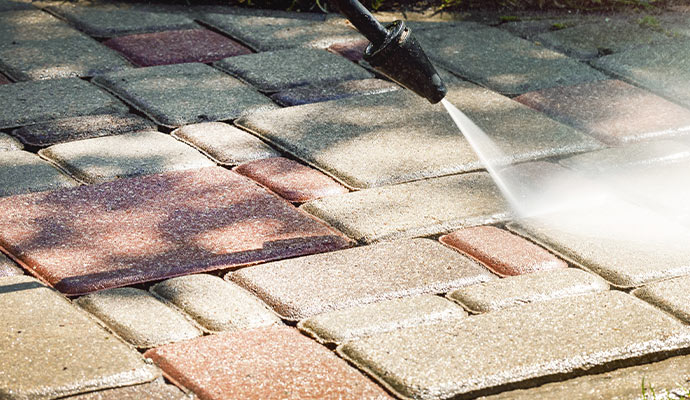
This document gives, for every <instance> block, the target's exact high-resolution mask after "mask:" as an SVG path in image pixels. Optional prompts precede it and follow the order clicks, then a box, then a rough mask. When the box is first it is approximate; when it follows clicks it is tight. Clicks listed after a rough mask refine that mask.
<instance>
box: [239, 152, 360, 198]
mask: <svg viewBox="0 0 690 400" xmlns="http://www.w3.org/2000/svg"><path fill="white" fill-rule="evenodd" d="M235 171H236V172H237V173H239V174H242V175H244V176H246V177H248V178H251V179H253V180H255V181H257V182H259V183H260V184H262V185H263V186H265V187H267V188H269V189H270V190H272V191H273V192H275V193H277V194H278V195H279V196H281V197H282V198H284V199H286V200H288V201H292V202H305V201H310V200H315V199H318V198H321V197H326V196H335V195H339V194H343V193H347V192H348V190H347V189H346V188H345V187H343V186H342V185H340V184H339V183H338V182H335V181H334V180H333V179H331V178H329V177H328V176H326V175H324V174H322V173H321V172H319V171H317V170H315V169H313V168H309V167H307V166H306V165H303V164H300V163H298V162H297V161H293V160H290V159H288V158H283V157H272V158H265V159H262V160H257V161H252V162H248V163H246V164H242V165H240V166H238V167H236V168H235Z"/></svg>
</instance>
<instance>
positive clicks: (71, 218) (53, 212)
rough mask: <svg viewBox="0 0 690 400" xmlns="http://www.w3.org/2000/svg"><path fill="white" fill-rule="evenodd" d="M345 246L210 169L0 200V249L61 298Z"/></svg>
mask: <svg viewBox="0 0 690 400" xmlns="http://www.w3.org/2000/svg"><path fill="white" fill-rule="evenodd" d="M349 244H350V242H349V241H348V240H347V239H346V238H344V237H343V236H342V235H341V234H339V233H338V232H336V231H334V230H333V229H331V228H329V227H327V226H325V225H323V224H322V223H320V222H318V221H316V220H314V219H312V218H310V217H309V216H308V215H305V214H303V213H301V212H299V211H298V210H296V209H295V208H294V207H293V206H291V205H290V204H289V203H288V202H286V201H285V200H281V199H280V198H278V197H277V196H275V195H273V194H270V193H269V192H267V191H266V190H264V189H262V188H261V187H259V186H258V185H257V184H255V183H254V182H252V181H250V180H249V179H247V178H245V177H243V176H241V175H238V174H236V173H234V172H231V171H228V170H226V169H223V168H220V167H210V168H202V169H198V170H191V171H183V172H171V173H166V174H159V175H148V176H144V177H138V178H130V179H121V180H117V181H114V182H108V183H105V184H100V185H89V186H81V187H79V188H74V189H70V190H63V191H57V192H46V193H39V194H34V195H25V196H23V197H12V198H7V199H4V200H2V199H0V246H1V247H2V248H3V249H5V250H7V252H8V253H10V254H13V255H15V256H17V258H19V260H20V261H21V262H22V263H23V264H24V265H26V266H28V267H29V269H31V270H32V271H34V273H35V274H37V275H40V276H41V277H43V279H45V280H46V281H48V282H49V283H50V284H51V285H53V286H55V287H56V288H57V289H59V290H60V291H62V292H64V293H68V294H71V295H76V294H82V293H88V292H92V291H96V290H101V289H106V288H111V287H117V286H125V285H129V284H133V283H138V282H145V281H151V280H160V279H165V278H169V277H174V276H180V275H186V274H191V273H197V272H203V271H209V270H215V269H221V268H225V269H227V268H232V267H237V266H241V265H249V264H254V263H257V262H260V261H270V260H276V259H282V258H285V257H295V256H300V255H305V254H312V253H317V252H323V251H332V250H337V249H341V248H344V247H347V246H348V245H349Z"/></svg>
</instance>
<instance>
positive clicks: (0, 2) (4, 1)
mask: <svg viewBox="0 0 690 400" xmlns="http://www.w3.org/2000/svg"><path fill="white" fill-rule="evenodd" d="M33 9H34V7H33V6H32V5H31V4H30V3H22V2H19V1H12V0H0V12H5V11H16V10H33Z"/></svg>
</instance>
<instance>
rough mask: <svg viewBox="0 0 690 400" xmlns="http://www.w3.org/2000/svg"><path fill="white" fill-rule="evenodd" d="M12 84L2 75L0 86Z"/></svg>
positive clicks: (0, 76) (0, 75)
mask: <svg viewBox="0 0 690 400" xmlns="http://www.w3.org/2000/svg"><path fill="white" fill-rule="evenodd" d="M8 83H11V82H10V80H9V79H7V77H6V76H5V75H3V74H0V85H5V84H8Z"/></svg>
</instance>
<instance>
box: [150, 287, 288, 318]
mask: <svg viewBox="0 0 690 400" xmlns="http://www.w3.org/2000/svg"><path fill="white" fill-rule="evenodd" d="M151 292H153V293H154V294H156V295H158V296H160V297H161V298H164V299H165V300H167V301H168V302H170V303H171V304H173V305H175V306H176V307H177V308H179V309H180V310H182V311H184V312H185V313H186V314H187V315H189V316H190V317H192V318H193V319H194V320H195V321H196V322H198V323H199V324H200V325H201V326H203V327H204V328H205V329H207V330H209V331H212V332H220V331H239V330H245V329H252V328H260V327H264V326H268V325H275V324H279V323H280V319H279V318H278V316H277V315H276V314H274V313H273V312H272V311H270V310H269V309H268V307H267V306H266V304H264V303H263V302H261V301H260V300H259V299H257V298H256V297H254V296H252V295H251V294H249V293H248V292H247V291H245V290H244V289H242V288H240V287H238V286H237V285H235V284H234V283H231V282H227V281H224V280H223V279H221V278H219V277H217V276H212V275H207V274H198V275H188V276H181V277H178V278H172V279H168V280H166V281H163V282H161V283H157V284H156V285H154V286H153V287H151Z"/></svg>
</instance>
